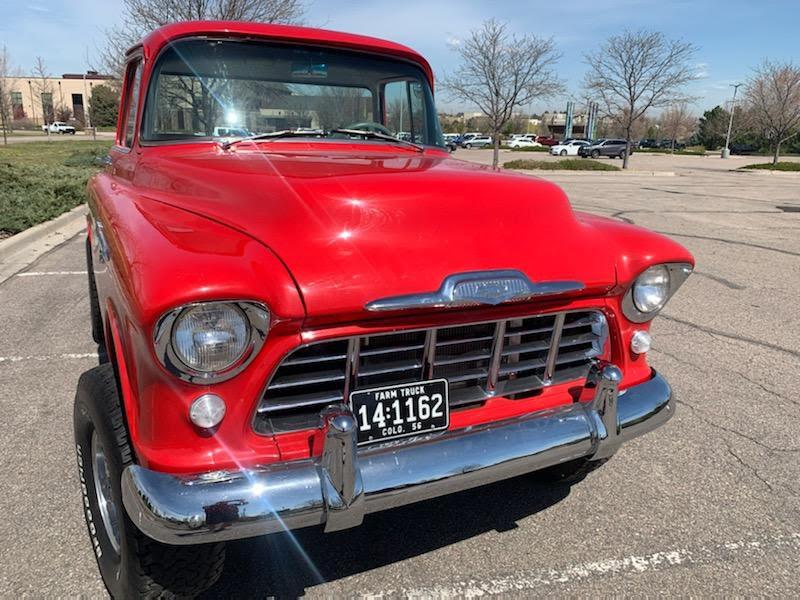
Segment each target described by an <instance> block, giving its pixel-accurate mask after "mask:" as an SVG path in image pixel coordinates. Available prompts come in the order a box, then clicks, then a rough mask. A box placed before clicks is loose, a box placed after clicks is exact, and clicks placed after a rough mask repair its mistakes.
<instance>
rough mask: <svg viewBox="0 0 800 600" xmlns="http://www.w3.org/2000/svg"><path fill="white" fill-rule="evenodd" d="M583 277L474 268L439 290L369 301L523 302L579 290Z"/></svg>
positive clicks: (441, 304) (377, 305)
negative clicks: (534, 277)
mask: <svg viewBox="0 0 800 600" xmlns="http://www.w3.org/2000/svg"><path fill="white" fill-rule="evenodd" d="M584 287H585V286H584V284H583V283H582V282H580V281H540V282H537V283H534V282H532V281H531V280H530V279H528V277H527V276H526V275H525V273H523V272H522V271H516V270H511V269H509V270H503V271H473V272H470V273H456V274H454V275H449V276H448V277H446V278H445V280H444V281H443V282H442V285H441V287H439V289H438V291H435V292H428V293H420V294H408V295H405V296H392V297H390V298H381V299H380V300H373V301H372V302H368V303H367V305H366V309H367V310H370V311H384V310H407V309H413V308H450V307H454V306H475V305H481V304H488V305H491V306H495V305H497V304H503V303H506V302H519V301H522V300H528V299H530V298H534V297H536V296H551V295H554V294H564V293H566V292H577V291H580V290H582V289H583V288H584Z"/></svg>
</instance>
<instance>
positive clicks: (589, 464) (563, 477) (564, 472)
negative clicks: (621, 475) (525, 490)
mask: <svg viewBox="0 0 800 600" xmlns="http://www.w3.org/2000/svg"><path fill="white" fill-rule="evenodd" d="M606 462H608V459H607V458H604V459H602V460H589V459H588V458H578V459H576V460H571V461H569V462H565V463H563V464H560V465H555V466H553V467H548V468H546V469H542V470H541V471H537V472H536V478H537V479H538V480H539V481H541V482H542V483H549V484H556V485H573V484H575V483H578V482H580V481H583V480H584V479H585V478H586V476H587V475H588V474H589V473H591V472H592V471H594V470H595V469H599V468H600V467H602V466H603V465H604V464H605V463H606Z"/></svg>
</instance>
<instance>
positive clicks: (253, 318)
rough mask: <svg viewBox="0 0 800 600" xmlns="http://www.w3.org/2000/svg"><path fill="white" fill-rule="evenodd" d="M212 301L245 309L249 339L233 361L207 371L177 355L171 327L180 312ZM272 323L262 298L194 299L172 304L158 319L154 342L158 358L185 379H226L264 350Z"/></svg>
mask: <svg viewBox="0 0 800 600" xmlns="http://www.w3.org/2000/svg"><path fill="white" fill-rule="evenodd" d="M209 304H233V305H234V306H236V307H237V308H239V310H241V311H242V312H243V313H244V315H245V317H246V318H247V322H248V324H249V333H248V335H249V339H248V340H247V344H246V346H245V350H244V352H242V355H241V356H240V357H239V359H238V360H237V361H236V362H235V363H234V364H233V365H231V366H230V367H228V368H226V369H224V370H222V371H210V372H205V371H197V370H195V369H192V368H191V367H189V366H188V365H186V364H185V363H184V362H183V361H182V360H181V359H180V358H178V355H177V354H176V352H175V349H174V348H173V345H172V329H173V326H174V324H175V321H176V320H177V319H178V317H179V316H180V315H181V313H183V312H184V311H185V310H187V309H189V308H193V307H195V306H207V305H209ZM269 327H270V312H269V309H268V308H267V306H266V305H265V304H263V303H261V302H255V301H250V300H211V301H208V302H192V303H189V304H183V305H181V306H178V307H176V308H173V309H172V310H170V311H167V312H166V313H165V314H164V315H162V316H161V317H160V318H159V319H158V321H157V322H156V326H155V327H154V328H153V344H154V349H155V353H156V358H157V359H158V362H159V363H161V366H163V367H164V368H165V369H166V370H167V371H169V372H170V373H172V374H173V375H175V376H176V377H178V378H179V379H182V380H183V381H187V382H189V383H194V384H197V385H206V384H210V383H219V382H221V381H226V380H228V379H231V378H232V377H235V376H236V375H238V374H239V373H241V372H242V371H243V370H244V369H245V368H246V367H247V365H249V364H250V363H251V362H252V361H253V359H254V358H255V357H256V355H257V354H258V352H259V350H261V347H262V346H263V345H264V341H265V340H266V339H267V333H268V332H269Z"/></svg>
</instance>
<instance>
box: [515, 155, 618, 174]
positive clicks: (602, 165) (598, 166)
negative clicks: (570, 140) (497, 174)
mask: <svg viewBox="0 0 800 600" xmlns="http://www.w3.org/2000/svg"><path fill="white" fill-rule="evenodd" d="M503 167H505V168H506V169H540V170H543V171H619V170H620V168H619V167H615V166H614V165H610V164H608V163H607V162H600V161H598V160H589V159H586V158H565V159H563V160H555V161H549V160H530V159H526V160H510V161H508V162H506V163H503Z"/></svg>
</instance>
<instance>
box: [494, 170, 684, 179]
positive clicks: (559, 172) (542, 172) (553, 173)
mask: <svg viewBox="0 0 800 600" xmlns="http://www.w3.org/2000/svg"><path fill="white" fill-rule="evenodd" d="M505 170H506V171H511V172H513V173H522V174H524V175H533V176H534V177H545V178H546V177H555V176H561V175H567V176H575V177H587V176H589V175H605V176H609V177H635V176H644V177H675V176H676V174H675V171H633V170H628V171H621V170H620V171H570V170H568V169H505Z"/></svg>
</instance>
